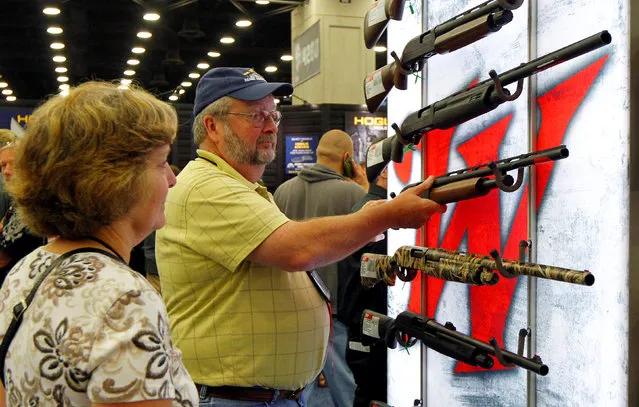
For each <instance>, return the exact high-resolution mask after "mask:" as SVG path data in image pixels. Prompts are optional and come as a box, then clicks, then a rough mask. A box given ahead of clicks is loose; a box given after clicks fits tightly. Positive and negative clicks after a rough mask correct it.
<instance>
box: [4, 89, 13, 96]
mask: <svg viewBox="0 0 639 407" xmlns="http://www.w3.org/2000/svg"><path fill="white" fill-rule="evenodd" d="M2 94H3V95H11V94H13V91H12V90H11V89H3V90H2Z"/></svg>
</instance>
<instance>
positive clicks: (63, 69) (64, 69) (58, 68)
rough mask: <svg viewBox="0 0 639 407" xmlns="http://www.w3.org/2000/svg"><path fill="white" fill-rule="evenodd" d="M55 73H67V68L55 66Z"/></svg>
mask: <svg viewBox="0 0 639 407" xmlns="http://www.w3.org/2000/svg"><path fill="white" fill-rule="evenodd" d="M55 71H56V72H57V73H65V72H66V71H67V68H65V67H63V66H56V67H55Z"/></svg>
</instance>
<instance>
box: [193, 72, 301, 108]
mask: <svg viewBox="0 0 639 407" xmlns="http://www.w3.org/2000/svg"><path fill="white" fill-rule="evenodd" d="M291 93H293V85H291V84H290V83H284V82H270V83H269V82H266V79H264V77H262V75H260V74H258V73H257V72H255V71H254V70H253V69H252V68H213V69H211V70H210V71H208V72H207V73H205V74H204V76H202V78H200V81H199V83H198V84H197V88H196V89H195V104H194V106H193V116H194V117H195V116H197V115H198V113H200V112H201V111H202V110H204V108H205V107H207V106H208V105H210V104H211V103H213V102H215V101H216V100H218V99H220V98H222V97H224V96H231V97H233V98H235V99H240V100H259V99H262V98H265V97H267V96H268V95H271V94H272V95H275V96H286V95H290V94H291Z"/></svg>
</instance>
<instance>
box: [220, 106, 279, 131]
mask: <svg viewBox="0 0 639 407" xmlns="http://www.w3.org/2000/svg"><path fill="white" fill-rule="evenodd" d="M226 114H239V115H241V116H247V117H250V118H251V123H252V124H253V126H254V127H258V128H259V127H263V126H264V121H265V120H266V118H267V117H270V118H271V120H273V123H275V125H276V126H279V125H280V122H281V121H282V112H280V111H279V110H272V111H270V112H267V111H266V110H260V111H258V112H253V113H240V112H227V113H226Z"/></svg>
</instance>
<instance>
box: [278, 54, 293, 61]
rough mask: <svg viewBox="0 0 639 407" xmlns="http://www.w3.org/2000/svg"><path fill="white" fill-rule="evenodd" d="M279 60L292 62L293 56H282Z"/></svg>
mask: <svg viewBox="0 0 639 407" xmlns="http://www.w3.org/2000/svg"><path fill="white" fill-rule="evenodd" d="M280 59H281V60H282V61H292V60H293V56H292V55H282V56H281V57H280Z"/></svg>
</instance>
